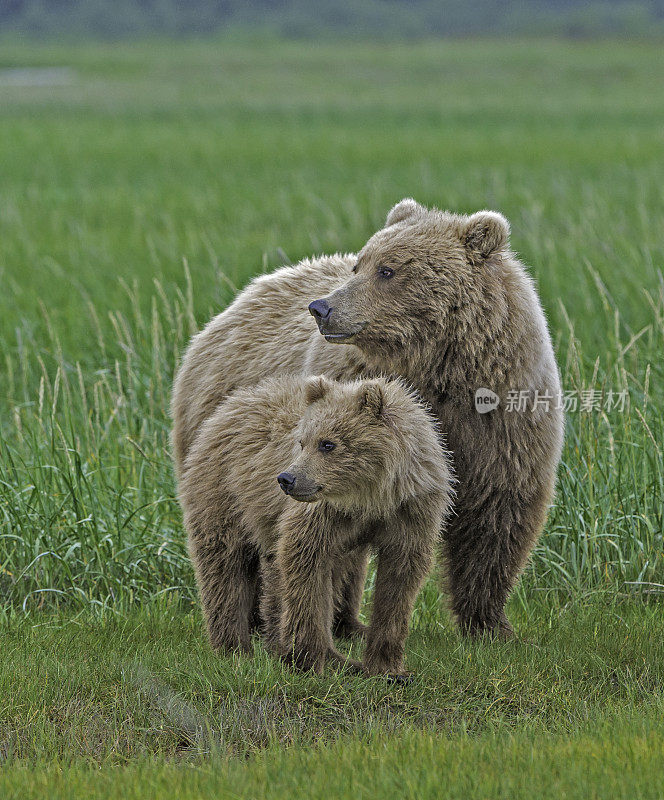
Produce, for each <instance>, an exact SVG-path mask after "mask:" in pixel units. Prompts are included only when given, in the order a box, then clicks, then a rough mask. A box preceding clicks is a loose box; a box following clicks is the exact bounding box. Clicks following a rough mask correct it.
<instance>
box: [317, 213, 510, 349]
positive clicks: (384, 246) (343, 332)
mask: <svg viewBox="0 0 664 800" xmlns="http://www.w3.org/2000/svg"><path fill="white" fill-rule="evenodd" d="M508 254H509V224H508V222H507V220H506V219H505V218H504V217H503V216H502V215H501V214H498V213H497V212H495V211H478V212H477V213H476V214H472V215H471V216H463V215H458V214H451V213H449V212H446V211H438V210H436V209H431V210H430V209H427V208H425V207H424V206H421V205H419V203H416V202H415V200H412V199H411V198H407V199H405V200H402V201H401V202H400V203H398V204H397V205H396V206H395V207H394V208H393V209H392V210H391V211H390V213H389V214H388V216H387V221H386V225H385V227H384V228H383V229H382V230H380V231H378V232H377V233H376V234H375V235H374V236H372V237H371V239H369V241H368V242H367V244H366V245H365V246H364V247H363V248H362V250H361V251H360V252H359V253H358V256H357V262H356V264H355V266H354V268H353V274H352V276H351V277H350V278H349V279H348V280H347V281H346V283H344V284H343V285H342V286H341V287H339V288H338V289H337V290H336V291H334V292H332V293H331V294H330V295H328V296H327V297H324V298H321V299H318V300H314V301H313V302H312V303H311V304H310V305H309V311H310V313H311V314H312V316H313V317H314V318H315V320H316V322H317V324H318V328H319V330H320V332H321V334H322V335H323V336H324V337H325V338H326V339H327V341H328V342H336V343H340V342H343V343H351V344H354V345H356V346H357V347H359V348H360V349H361V350H362V351H364V352H365V353H366V354H368V355H372V354H373V355H376V356H379V357H381V358H383V359H388V360H389V359H390V358H391V357H394V356H398V355H399V353H410V354H411V356H412V355H413V354H418V353H421V352H422V351H423V350H425V349H426V348H427V347H431V346H432V345H433V346H438V348H440V343H441V340H445V339H448V340H449V339H450V338H454V337H455V336H457V337H459V338H461V337H462V336H464V333H465V332H467V331H468V330H472V329H473V325H474V324H475V322H476V321H477V316H478V315H481V314H482V313H486V314H491V313H492V308H493V307H494V306H495V303H496V302H499V298H500V291H499V284H500V281H501V280H502V277H501V270H502V269H503V264H504V262H505V261H508V259H507V258H505V257H506V256H508Z"/></svg>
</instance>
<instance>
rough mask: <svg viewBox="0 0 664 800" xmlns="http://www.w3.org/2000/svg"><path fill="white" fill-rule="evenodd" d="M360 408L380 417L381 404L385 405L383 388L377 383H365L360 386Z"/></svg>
mask: <svg viewBox="0 0 664 800" xmlns="http://www.w3.org/2000/svg"><path fill="white" fill-rule="evenodd" d="M361 398H362V408H366V409H367V410H368V411H371V413H372V414H373V415H374V416H376V417H380V415H381V413H382V411H383V406H384V405H385V396H384V395H383V389H382V387H381V385H380V384H379V383H367V384H365V385H364V386H363V387H362V394H361Z"/></svg>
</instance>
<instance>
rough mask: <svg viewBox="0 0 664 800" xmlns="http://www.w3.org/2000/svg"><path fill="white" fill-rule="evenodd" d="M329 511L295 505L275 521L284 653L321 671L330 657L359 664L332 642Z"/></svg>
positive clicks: (296, 662)
mask: <svg viewBox="0 0 664 800" xmlns="http://www.w3.org/2000/svg"><path fill="white" fill-rule="evenodd" d="M329 517H330V515H329V510H327V511H326V510H325V508H323V507H321V506H319V505H315V506H314V505H311V504H306V505H305V504H299V505H297V506H293V507H291V508H289V510H288V512H287V513H286V514H284V515H283V517H282V519H281V520H280V523H279V528H280V530H279V545H278V548H277V559H276V560H277V566H278V569H279V574H280V586H281V620H280V626H279V638H280V644H281V649H282V654H283V657H284V658H285V659H286V660H287V661H289V662H290V663H293V664H294V665H295V666H296V667H298V668H299V669H303V670H313V671H314V672H317V673H321V672H322V671H323V667H324V666H325V662H326V661H327V659H328V658H330V659H332V660H334V661H337V662H341V663H346V664H350V665H351V666H354V667H355V668H357V669H359V668H360V667H361V665H360V664H359V663H358V662H353V661H349V660H347V659H345V658H344V656H343V655H342V654H341V653H338V652H337V651H336V650H335V648H334V644H333V642H332V618H333V610H334V602H333V586H332V570H333V566H334V559H335V549H336V548H335V536H334V526H333V523H332V521H331V520H330V518H329Z"/></svg>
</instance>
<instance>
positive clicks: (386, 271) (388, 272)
mask: <svg viewBox="0 0 664 800" xmlns="http://www.w3.org/2000/svg"><path fill="white" fill-rule="evenodd" d="M378 275H379V276H380V277H381V278H391V277H392V275H394V270H393V269H392V268H391V267H378Z"/></svg>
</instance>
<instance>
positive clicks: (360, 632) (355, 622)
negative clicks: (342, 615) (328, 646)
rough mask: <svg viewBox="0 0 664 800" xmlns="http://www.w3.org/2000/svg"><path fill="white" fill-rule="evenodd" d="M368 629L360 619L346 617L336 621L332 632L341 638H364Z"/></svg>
mask: <svg viewBox="0 0 664 800" xmlns="http://www.w3.org/2000/svg"><path fill="white" fill-rule="evenodd" d="M368 630H369V626H368V625H364V623H362V622H360V620H359V619H344V620H340V621H339V622H337V623H336V625H335V626H334V629H333V631H332V633H333V634H334V635H335V636H336V637H337V638H339V639H364V638H365V637H366V635H367V631H368Z"/></svg>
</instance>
